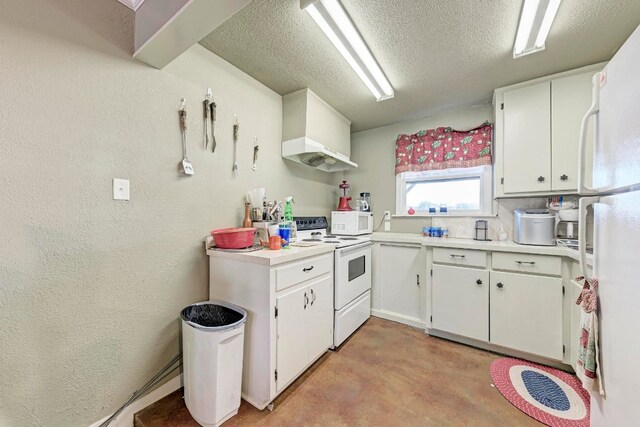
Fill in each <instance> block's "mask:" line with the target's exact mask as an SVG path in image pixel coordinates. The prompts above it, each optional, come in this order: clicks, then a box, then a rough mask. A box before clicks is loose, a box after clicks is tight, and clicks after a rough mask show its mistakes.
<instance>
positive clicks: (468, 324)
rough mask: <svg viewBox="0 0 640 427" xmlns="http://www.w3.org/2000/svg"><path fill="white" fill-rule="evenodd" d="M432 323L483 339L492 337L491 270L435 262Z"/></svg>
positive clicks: (455, 332) (443, 329)
mask: <svg viewBox="0 0 640 427" xmlns="http://www.w3.org/2000/svg"><path fill="white" fill-rule="evenodd" d="M431 283H432V297H431V298H432V307H433V308H432V311H431V325H432V327H433V328H435V329H439V330H441V331H445V332H450V333H452V334H457V335H462V336H465V337H469V338H473V339H476V340H481V341H488V340H489V271H488V270H480V269H473V268H464V267H450V266H444V265H434V266H433V279H432V282H431Z"/></svg>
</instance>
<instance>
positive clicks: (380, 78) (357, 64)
mask: <svg viewBox="0 0 640 427" xmlns="http://www.w3.org/2000/svg"><path fill="white" fill-rule="evenodd" d="M300 7H301V8H302V9H305V10H306V11H307V12H309V15H311V17H312V18H313V20H314V21H316V24H318V26H319V27H320V28H321V29H322V31H323V32H324V33H325V34H326V36H327V37H328V38H329V40H331V43H333V45H334V46H335V47H336V49H338V51H339V52H340V53H341V54H342V56H344V58H345V59H346V60H347V62H348V63H349V65H351V68H353V70H354V71H355V72H356V74H357V75H358V77H360V79H361V80H362V81H363V82H364V84H365V85H366V86H367V88H369V90H370V91H371V93H373V95H374V96H375V97H376V99H377V100H378V101H382V100H384V99H389V98H393V95H394V91H393V87H391V84H390V83H389V80H387V78H386V76H385V75H384V72H383V71H382V69H381V68H380V66H379V65H378V62H377V61H376V59H375V58H374V57H373V55H372V54H371V51H369V48H368V47H367V45H366V43H365V42H364V40H362V37H361V36H360V33H359V32H358V30H357V29H356V27H355V26H354V25H353V22H351V19H350V18H349V15H347V12H346V11H345V10H344V8H343V7H342V5H341V4H340V2H339V1H338V0H300Z"/></svg>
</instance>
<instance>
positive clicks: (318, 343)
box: [307, 278, 334, 362]
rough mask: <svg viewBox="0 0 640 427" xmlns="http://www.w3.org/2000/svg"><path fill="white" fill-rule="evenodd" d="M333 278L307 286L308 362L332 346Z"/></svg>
mask: <svg viewBox="0 0 640 427" xmlns="http://www.w3.org/2000/svg"><path fill="white" fill-rule="evenodd" d="M333 314H334V313H333V278H327V279H324V280H321V281H318V282H316V283H312V284H311V285H309V305H308V306H307V315H308V316H309V327H308V329H307V337H308V338H309V356H308V359H307V360H308V362H312V361H314V360H315V359H317V358H318V356H320V355H321V354H322V353H324V352H325V351H326V350H327V348H329V347H331V346H332V345H333Z"/></svg>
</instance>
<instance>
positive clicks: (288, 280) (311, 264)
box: [276, 253, 333, 291]
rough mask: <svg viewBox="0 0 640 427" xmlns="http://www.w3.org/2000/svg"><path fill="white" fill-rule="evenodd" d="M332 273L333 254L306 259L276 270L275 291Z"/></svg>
mask: <svg viewBox="0 0 640 427" xmlns="http://www.w3.org/2000/svg"><path fill="white" fill-rule="evenodd" d="M332 271H333V254H332V253H330V254H327V255H322V256H319V257H312V258H306V259H303V260H301V261H296V262H293V263H291V264H287V265H285V266H283V267H279V268H277V269H276V291H281V290H282V289H286V288H288V287H289V286H293V285H295V284H298V283H302V282H304V281H305V280H309V279H313V278H314V277H318V276H322V275H323V274H327V273H331V272H332Z"/></svg>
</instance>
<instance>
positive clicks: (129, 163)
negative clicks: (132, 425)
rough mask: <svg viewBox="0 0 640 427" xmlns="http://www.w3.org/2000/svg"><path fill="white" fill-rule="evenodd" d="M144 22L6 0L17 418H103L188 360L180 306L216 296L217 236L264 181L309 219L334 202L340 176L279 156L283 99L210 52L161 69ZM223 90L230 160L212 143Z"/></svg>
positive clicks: (1, 57)
mask: <svg viewBox="0 0 640 427" xmlns="http://www.w3.org/2000/svg"><path fill="white" fill-rule="evenodd" d="M132 25H133V12H131V11H130V10H128V9H127V8H125V7H124V6H122V5H121V4H120V3H118V2H117V1H116V0H91V1H80V0H76V1H72V0H23V1H20V2H18V1H13V0H0V99H1V102H2V107H1V108H0V168H1V173H0V230H1V242H0V323H1V325H2V326H1V327H0V343H1V345H0V365H1V366H2V369H0V425H2V426H4V425H11V426H32V425H43V426H81V425H88V424H90V423H91V422H94V421H96V420H98V419H100V418H102V417H103V416H105V415H107V414H109V413H111V412H112V411H113V410H114V409H116V408H117V407H118V406H120V404H121V403H123V402H124V401H125V400H126V399H127V398H128V397H129V396H130V395H131V393H133V391H134V390H136V389H137V388H139V387H140V386H141V385H142V384H144V383H145V382H146V381H147V379H148V378H150V377H151V376H152V375H153V374H154V373H155V372H156V371H157V370H158V369H159V368H160V367H161V366H162V365H163V364H164V363H165V362H166V361H168V360H169V359H170V358H171V357H172V356H173V355H174V354H176V353H177V352H178V349H179V346H178V342H179V322H178V320H177V319H178V313H179V310H180V309H181V308H182V307H184V306H186V305H188V304H189V303H192V302H196V301H200V300H203V299H206V298H207V296H208V262H207V258H206V256H205V254H204V252H203V247H202V243H201V241H202V237H203V236H204V235H205V234H206V233H207V232H208V231H209V230H211V229H212V228H216V227H225V226H233V225H237V224H239V223H240V221H241V219H242V218H241V217H242V203H243V194H244V193H245V192H246V191H247V190H248V189H250V188H253V187H256V186H262V185H264V186H266V187H267V188H268V191H269V195H270V196H271V197H278V198H283V197H284V196H286V195H288V194H295V196H296V205H295V211H296V213H297V214H328V213H329V210H330V209H331V207H332V205H333V203H334V200H335V199H334V195H335V192H334V189H333V187H334V186H335V185H337V183H338V182H337V181H338V178H339V177H334V176H331V175H329V174H324V173H321V172H315V171H313V170H311V169H309V168H307V167H305V166H302V165H297V164H291V163H288V162H285V161H284V160H282V159H281V157H280V141H281V127H282V123H281V120H282V113H281V97H280V96H279V95H277V94H276V93H274V92H272V91H271V90H269V89H267V88H266V87H264V86H263V85H261V84H259V83H258V82H256V81H255V80H253V79H251V78H249V77H248V76H246V75H245V74H243V73H241V72H240V71H238V70H237V69H235V68H233V67H232V66H231V65H229V64H228V63H226V62H224V61H223V60H221V59H220V58H218V57H216V56H215V55H213V54H212V53H210V52H209V51H207V50H206V49H204V48H203V47H201V46H199V45H196V46H194V47H193V48H192V49H190V50H189V51H187V52H186V53H185V54H184V55H182V56H181V57H179V58H178V59H177V60H175V61H174V62H173V63H172V64H170V65H169V66H168V67H167V68H166V69H165V70H162V71H160V70H156V69H153V68H151V67H148V66H146V65H144V64H142V63H140V62H137V61H135V60H133V59H131V57H130V54H131V50H132V46H133V27H132ZM208 86H210V87H212V88H213V92H214V94H215V96H216V101H217V103H218V113H219V114H218V124H217V125H218V126H217V139H218V149H217V151H216V153H215V154H214V155H212V154H211V153H206V152H204V151H203V149H202V147H201V141H202V138H201V135H202V132H203V131H202V122H201V111H202V110H201V105H202V104H201V101H202V100H203V97H204V94H205V91H206V88H207V87H208ZM181 97H186V98H187V101H188V106H189V126H190V127H189V131H188V133H189V135H188V137H189V148H190V155H189V157H190V159H191V161H192V162H193V164H194V167H195V170H196V175H195V176H193V177H190V178H185V177H183V176H181V175H180V174H179V173H178V163H179V161H180V159H181V157H182V148H181V142H180V133H179V128H178V115H177V108H178V106H179V102H180V98H181ZM234 112H235V113H237V114H238V116H239V119H240V123H241V130H240V135H241V141H240V155H239V163H240V176H239V178H237V179H234V178H232V176H231V165H232V160H231V154H232V140H231V129H232V127H231V126H232V117H233V116H232V115H233V113H234ZM254 135H258V137H259V138H260V143H261V150H260V159H259V171H258V172H257V173H252V172H251V171H250V170H249V168H250V165H251V155H252V146H253V136H254ZM114 177H118V178H128V179H130V180H131V201H130V202H117V201H113V200H111V185H112V184H111V179H112V178H114ZM239 274H241V272H239Z"/></svg>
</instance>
